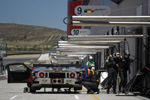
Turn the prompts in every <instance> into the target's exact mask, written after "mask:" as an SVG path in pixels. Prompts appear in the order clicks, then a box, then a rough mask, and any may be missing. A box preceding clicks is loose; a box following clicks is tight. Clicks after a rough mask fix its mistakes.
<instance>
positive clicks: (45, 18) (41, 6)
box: [0, 0, 68, 31]
mask: <svg viewBox="0 0 150 100" xmlns="http://www.w3.org/2000/svg"><path fill="white" fill-rule="evenodd" d="M67 1H68V0H0V23H16V24H26V25H38V26H45V27H50V28H57V29H62V30H65V31H66V30H67V26H66V25H65V24H64V23H63V19H64V18H65V17H66V16H67Z"/></svg>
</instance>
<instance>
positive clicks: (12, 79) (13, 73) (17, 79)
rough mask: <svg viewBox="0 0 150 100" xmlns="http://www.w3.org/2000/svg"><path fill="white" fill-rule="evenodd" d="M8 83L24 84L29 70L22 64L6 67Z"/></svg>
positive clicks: (29, 72)
mask: <svg viewBox="0 0 150 100" xmlns="http://www.w3.org/2000/svg"><path fill="white" fill-rule="evenodd" d="M6 68H7V72H8V83H25V82H27V79H28V78H29V76H30V74H31V69H30V68H29V67H27V66H26V65H25V64H24V63H12V64H8V65H6Z"/></svg>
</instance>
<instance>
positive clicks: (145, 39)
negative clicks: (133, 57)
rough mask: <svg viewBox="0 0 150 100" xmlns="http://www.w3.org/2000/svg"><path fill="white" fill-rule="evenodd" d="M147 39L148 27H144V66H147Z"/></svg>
mask: <svg viewBox="0 0 150 100" xmlns="http://www.w3.org/2000/svg"><path fill="white" fill-rule="evenodd" d="M146 41H147V28H146V27H143V61H142V65H143V66H142V67H145V66H146V54H147V52H146V51H147V50H146V47H145V46H146Z"/></svg>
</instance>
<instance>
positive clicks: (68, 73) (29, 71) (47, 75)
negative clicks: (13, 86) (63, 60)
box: [6, 63, 82, 93]
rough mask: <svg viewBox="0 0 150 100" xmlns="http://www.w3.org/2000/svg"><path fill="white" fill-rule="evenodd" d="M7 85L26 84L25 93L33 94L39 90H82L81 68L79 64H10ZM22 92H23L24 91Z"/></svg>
mask: <svg viewBox="0 0 150 100" xmlns="http://www.w3.org/2000/svg"><path fill="white" fill-rule="evenodd" d="M6 67H7V71H8V83H25V82H26V83H27V88H25V90H26V91H28V92H31V93H34V92H36V90H40V89H41V88H68V89H71V88H73V89H74V91H77V90H81V89H82V73H81V72H82V68H81V65H79V64H77V65H76V64H33V65H32V66H30V67H29V66H27V65H25V64H24V63H12V64H8V65H7V66H6ZM25 90H24V91H25Z"/></svg>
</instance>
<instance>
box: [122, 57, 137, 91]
mask: <svg viewBox="0 0 150 100" xmlns="http://www.w3.org/2000/svg"><path fill="white" fill-rule="evenodd" d="M133 61H134V60H133V59H130V54H125V56H124V57H123V59H122V65H123V67H121V71H122V72H121V73H122V74H121V76H122V77H123V79H121V81H122V82H121V85H122V87H123V91H122V92H123V93H124V88H125V86H126V84H127V77H128V76H127V72H128V71H129V73H130V64H131V63H132V62H133Z"/></svg>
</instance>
